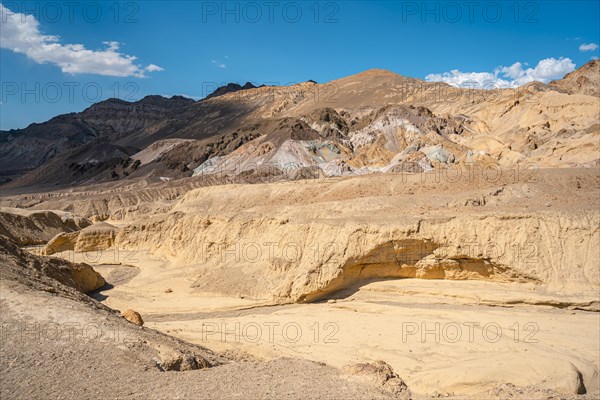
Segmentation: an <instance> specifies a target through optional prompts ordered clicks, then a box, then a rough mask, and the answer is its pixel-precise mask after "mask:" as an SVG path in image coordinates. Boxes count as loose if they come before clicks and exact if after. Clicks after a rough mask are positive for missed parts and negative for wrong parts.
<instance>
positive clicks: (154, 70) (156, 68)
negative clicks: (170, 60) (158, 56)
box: [144, 64, 165, 72]
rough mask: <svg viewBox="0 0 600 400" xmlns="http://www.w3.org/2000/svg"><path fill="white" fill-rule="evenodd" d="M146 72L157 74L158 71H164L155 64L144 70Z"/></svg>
mask: <svg viewBox="0 0 600 400" xmlns="http://www.w3.org/2000/svg"><path fill="white" fill-rule="evenodd" d="M144 69H145V70H146V71H148V72H159V71H164V70H165V69H164V68H161V67H159V66H158V65H156V64H150V65H148V66H147V67H146V68H144Z"/></svg>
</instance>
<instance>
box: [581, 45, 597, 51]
mask: <svg viewBox="0 0 600 400" xmlns="http://www.w3.org/2000/svg"><path fill="white" fill-rule="evenodd" d="M597 48H598V45H597V44H596V43H583V44H581V45H580V46H579V51H594V50H596V49H597Z"/></svg>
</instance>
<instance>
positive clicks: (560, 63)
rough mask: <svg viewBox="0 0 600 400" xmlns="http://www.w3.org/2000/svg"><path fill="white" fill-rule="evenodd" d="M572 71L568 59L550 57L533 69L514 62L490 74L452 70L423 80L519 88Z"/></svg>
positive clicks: (546, 80)
mask: <svg viewBox="0 0 600 400" xmlns="http://www.w3.org/2000/svg"><path fill="white" fill-rule="evenodd" d="M525 66H526V64H525ZM574 70H575V64H574V63H573V61H572V60H571V59H570V58H564V57H560V58H558V59H556V58H552V57H551V58H546V59H543V60H541V61H540V62H538V63H537V65H536V66H535V67H534V68H524V64H522V63H520V62H516V63H514V64H512V65H511V66H509V67H505V66H499V67H497V68H495V69H494V70H493V71H492V72H461V71H459V70H457V69H454V70H451V71H450V72H443V73H441V74H429V75H427V76H426V77H425V80H427V81H430V82H446V83H448V84H450V85H453V86H457V87H478V88H484V89H495V88H508V87H516V86H521V85H525V84H527V83H529V82H533V81H538V82H543V83H548V82H550V81H551V80H553V79H560V78H562V77H563V76H565V75H566V74H567V73H569V72H571V71H574Z"/></svg>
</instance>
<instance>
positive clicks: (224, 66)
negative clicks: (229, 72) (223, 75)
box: [210, 56, 227, 68]
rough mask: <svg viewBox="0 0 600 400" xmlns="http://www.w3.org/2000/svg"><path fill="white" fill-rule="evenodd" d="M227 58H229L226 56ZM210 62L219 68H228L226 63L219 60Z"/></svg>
mask: <svg viewBox="0 0 600 400" xmlns="http://www.w3.org/2000/svg"><path fill="white" fill-rule="evenodd" d="M225 58H227V56H225ZM210 62H211V63H213V64H215V65H216V66H217V67H219V68H227V65H225V63H222V62H221V61H219V60H210Z"/></svg>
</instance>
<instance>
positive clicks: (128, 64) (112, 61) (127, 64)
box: [0, 4, 163, 78]
mask: <svg viewBox="0 0 600 400" xmlns="http://www.w3.org/2000/svg"><path fill="white" fill-rule="evenodd" d="M0 13H1V15H2V20H1V21H0V24H1V27H2V29H0V47H2V48H5V49H9V50H12V51H13V52H15V53H21V54H25V55H26V56H27V57H29V58H30V59H32V60H33V61H35V62H37V63H39V64H55V65H57V66H58V67H60V69H61V70H62V71H63V72H64V73H68V74H97V75H105V76H117V77H127V76H133V77H137V78H145V77H146V75H145V72H157V71H163V68H161V67H159V66H158V65H155V64H150V65H148V66H146V67H144V66H142V65H137V64H135V60H137V57H135V56H130V55H127V54H123V53H121V52H119V51H118V50H119V47H120V43H119V42H115V41H110V42H103V43H102V44H104V45H105V46H106V48H104V49H99V50H89V49H86V48H85V46H84V45H82V44H63V43H60V37H58V36H52V35H44V34H42V33H41V31H40V24H39V22H38V20H37V19H36V18H35V17H34V16H33V15H26V14H21V13H14V12H12V11H11V10H9V9H8V8H6V7H4V5H2V4H0Z"/></svg>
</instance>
